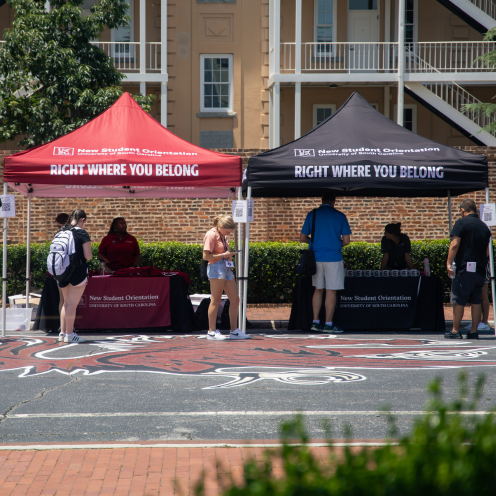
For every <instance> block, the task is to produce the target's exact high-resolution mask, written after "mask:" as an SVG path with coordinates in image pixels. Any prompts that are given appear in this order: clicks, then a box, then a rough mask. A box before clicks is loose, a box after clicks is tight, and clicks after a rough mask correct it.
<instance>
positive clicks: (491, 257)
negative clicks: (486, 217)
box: [486, 188, 496, 334]
mask: <svg viewBox="0 0 496 496" xmlns="http://www.w3.org/2000/svg"><path fill="white" fill-rule="evenodd" d="M486 203H489V188H486ZM489 269H490V271H491V294H492V303H493V313H494V298H495V293H496V289H495V287H496V283H495V282H494V256H493V236H492V230H491V237H490V238H489ZM494 334H496V329H495V330H494Z"/></svg>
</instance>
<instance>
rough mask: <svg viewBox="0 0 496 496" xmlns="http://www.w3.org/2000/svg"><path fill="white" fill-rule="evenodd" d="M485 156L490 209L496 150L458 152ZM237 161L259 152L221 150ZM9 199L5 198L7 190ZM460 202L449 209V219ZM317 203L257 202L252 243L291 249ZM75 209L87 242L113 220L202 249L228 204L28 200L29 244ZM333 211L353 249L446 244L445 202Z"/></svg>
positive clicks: (22, 211) (385, 201)
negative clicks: (394, 225) (393, 240)
mask: <svg viewBox="0 0 496 496" xmlns="http://www.w3.org/2000/svg"><path fill="white" fill-rule="evenodd" d="M460 148H461V149H463V150H466V151H470V152H474V153H482V154H485V155H487V157H488V162H489V186H490V189H491V198H490V201H491V202H496V147H477V146H465V147H460ZM218 151H221V152H224V153H232V154H235V155H239V156H241V157H242V158H243V167H246V166H247V164H248V158H249V157H250V156H252V155H255V154H257V153H260V152H262V151H264V150H258V149H257V150H246V149H222V150H218ZM12 153H15V151H14V150H11V151H0V174H2V175H3V159H4V157H5V156H8V155H10V154H12ZM9 192H10V193H11V192H12V190H10V189H9ZM15 194H16V217H15V218H13V219H9V231H8V242H9V244H10V243H19V242H25V241H26V226H27V208H26V207H27V200H26V198H25V197H23V196H22V195H20V194H18V193H15ZM468 196H470V197H472V198H473V199H474V200H475V201H476V203H485V192H484V191H479V192H476V193H475V194H471V195H468ZM460 201H461V197H460V198H455V199H454V201H453V212H454V216H455V217H454V218H455V219H456V216H457V213H458V204H459V203H460ZM319 203H320V199H319V198H260V199H256V200H255V222H254V223H253V224H251V226H250V239H251V240H252V241H297V240H298V239H299V232H300V229H301V226H302V225H303V221H304V219H305V215H306V213H307V212H308V211H309V210H311V209H312V208H314V207H315V206H318V205H319ZM75 208H82V209H84V210H85V211H86V213H87V214H88V222H87V229H88V231H89V233H90V235H91V238H92V240H94V241H99V240H100V239H101V238H103V236H105V235H106V234H107V232H108V229H109V227H110V223H111V221H112V219H113V218H114V217H125V218H126V220H127V222H128V228H129V232H130V233H132V234H133V235H135V236H136V237H137V238H138V239H142V240H143V241H145V242H152V241H172V240H175V241H181V242H185V243H201V242H202V240H203V235H204V234H205V232H206V231H207V230H208V229H209V228H210V226H211V220H212V218H213V217H215V215H218V214H220V213H230V211H231V200H224V199H175V198H171V199H153V198H135V199H132V200H128V199H126V200H124V199H118V198H67V199H65V198H33V199H32V201H31V239H32V242H33V243H38V242H44V241H45V240H47V239H52V237H53V235H54V233H55V226H54V224H53V219H55V217H56V215H57V214H59V213H60V212H67V213H70V212H71V211H72V210H74V209H75ZM336 208H337V209H338V210H341V211H343V212H344V213H345V214H346V215H347V216H348V219H349V222H350V225H351V229H352V231H353V235H352V241H367V242H379V241H380V239H381V236H382V233H383V230H384V226H385V225H386V224H388V223H389V222H401V223H402V230H403V231H404V232H406V233H407V234H408V235H409V236H410V238H411V239H412V240H420V239H440V238H445V237H447V236H448V201H447V199H446V198H405V199H401V198H374V197H370V198H353V197H343V198H338V200H337V202H336Z"/></svg>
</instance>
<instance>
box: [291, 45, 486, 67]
mask: <svg viewBox="0 0 496 496" xmlns="http://www.w3.org/2000/svg"><path fill="white" fill-rule="evenodd" d="M405 48H406V50H405V53H406V56H405V58H406V60H405V72H407V73H419V72H420V73H432V72H443V73H445V72H472V73H473V72H492V71H494V70H495V67H487V66H486V65H485V64H484V63H483V61H482V60H480V59H479V57H481V56H482V55H485V54H487V53H489V52H492V51H494V50H496V42H492V41H465V42H457V41H452V42H451V41H448V42H425V43H407V44H406V45H405ZM295 51H296V48H295V43H281V72H283V73H294V72H295ZM301 70H302V71H312V72H349V73H351V72H367V71H369V72H396V71H397V70H398V43H302V45H301Z"/></svg>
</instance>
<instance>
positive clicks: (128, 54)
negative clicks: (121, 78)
mask: <svg viewBox="0 0 496 496" xmlns="http://www.w3.org/2000/svg"><path fill="white" fill-rule="evenodd" d="M92 45H95V46H97V47H98V48H100V50H102V51H103V52H105V53H106V54H107V55H108V56H109V57H110V58H112V59H113V61H114V67H115V68H116V69H118V70H119V71H122V72H139V70H140V63H141V60H140V43H139V42H129V43H128V42H117V41H112V42H110V41H95V42H92ZM160 45H161V43H160V42H147V43H146V61H145V68H146V71H147V72H148V71H160Z"/></svg>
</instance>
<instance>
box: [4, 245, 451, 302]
mask: <svg viewBox="0 0 496 496" xmlns="http://www.w3.org/2000/svg"><path fill="white" fill-rule="evenodd" d="M49 246H50V243H49V242H47V243H44V244H33V245H31V277H32V287H33V288H36V289H40V288H42V287H43V284H44V281H45V274H46V258H47V255H48V250H49ZM448 246H449V241H448V240H437V241H413V242H412V259H413V262H414V265H415V268H417V269H419V270H423V268H424V264H423V260H424V258H426V257H427V258H428V259H429V262H430V267H431V272H432V274H436V275H438V276H439V277H441V279H442V282H443V286H444V292H445V301H449V296H448V295H449V291H450V287H451V284H450V279H449V278H448V275H447V273H446V258H447V256H448ZM140 247H141V252H142V259H141V264H142V265H153V266H154V267H158V268H162V269H174V270H179V271H181V272H186V273H188V274H189V276H190V277H191V279H192V281H193V282H192V285H191V287H190V291H191V292H192V293H209V292H210V291H209V285H208V282H202V281H201V280H200V261H201V259H202V246H201V245H190V244H185V243H178V242H176V241H171V242H166V243H143V242H140ZM231 247H233V245H231ZM305 247H306V245H303V244H301V243H280V242H268V243H250V258H249V266H250V279H249V284H248V302H249V303H291V295H292V292H293V288H294V285H295V283H296V272H295V267H296V265H297V263H298V260H299V258H300V250H301V249H302V248H305ZM91 249H92V252H93V259H92V260H91V262H90V268H92V269H94V270H98V266H99V265H98V260H97V259H96V254H97V251H98V243H94V244H92V246H91ZM7 251H8V270H7V272H8V282H7V293H8V294H9V295H12V294H17V293H21V292H23V291H24V288H25V284H26V281H25V278H26V245H25V244H20V245H8V247H7ZM343 256H344V259H345V261H346V264H347V268H348V269H354V270H356V269H377V268H380V263H381V257H382V255H381V252H380V245H379V244H374V243H351V244H350V245H348V246H346V247H345V248H344V249H343ZM235 263H236V260H235ZM0 266H1V259H0Z"/></svg>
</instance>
